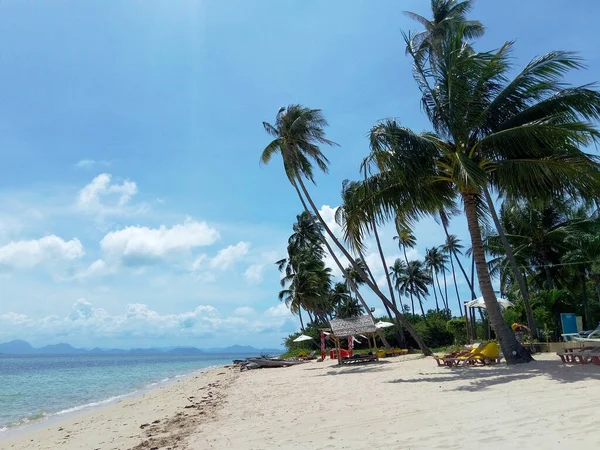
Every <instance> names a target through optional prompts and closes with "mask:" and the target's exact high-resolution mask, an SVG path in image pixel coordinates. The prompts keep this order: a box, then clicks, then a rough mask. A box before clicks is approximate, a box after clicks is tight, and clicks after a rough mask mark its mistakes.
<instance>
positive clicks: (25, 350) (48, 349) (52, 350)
mask: <svg viewBox="0 0 600 450" xmlns="http://www.w3.org/2000/svg"><path fill="white" fill-rule="evenodd" d="M211 353H222V354H236V355H239V354H253V355H261V354H268V355H278V354H280V353H283V350H281V349H275V348H254V347H252V346H250V345H231V346H229V347H213V348H206V349H199V348H196V347H159V348H131V349H118V348H110V349H104V348H99V347H96V348H92V349H89V350H88V349H85V348H75V347H73V346H71V345H69V344H64V343H61V344H53V345H46V346H44V347H38V348H36V347H33V346H32V345H31V344H30V343H29V342H27V341H23V340H19V339H17V340H14V341H10V342H5V343H4V344H0V355H156V354H171V355H201V354H211Z"/></svg>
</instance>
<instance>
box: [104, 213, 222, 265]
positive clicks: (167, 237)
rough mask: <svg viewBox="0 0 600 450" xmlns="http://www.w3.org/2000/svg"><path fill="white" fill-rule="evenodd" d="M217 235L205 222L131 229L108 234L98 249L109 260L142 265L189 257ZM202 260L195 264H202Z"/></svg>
mask: <svg viewBox="0 0 600 450" xmlns="http://www.w3.org/2000/svg"><path fill="white" fill-rule="evenodd" d="M218 238H219V232H218V231H217V230H216V229H215V228H212V227H211V226H209V225H208V224H207V223H206V222H197V221H194V220H191V219H188V220H186V221H185V222H184V223H183V224H178V225H174V226H173V227H171V228H168V227H166V226H164V225H162V226H160V227H159V228H149V227H138V226H130V227H126V228H123V229H122V230H118V231H112V232H110V233H108V234H107V235H106V236H104V238H102V240H101V241H100V247H101V248H102V251H103V252H104V254H105V256H106V258H107V259H109V260H121V261H123V262H126V263H128V264H132V265H145V264H148V263H150V262H152V261H156V260H160V259H164V258H168V257H171V256H174V255H181V254H186V253H187V254H189V252H190V251H191V250H192V249H195V248H199V247H203V246H208V245H211V244H213V243H214V242H215V241H216V240H217V239H218ZM199 258H202V257H201V256H199V257H198V259H197V260H196V263H194V264H197V265H199V264H200V263H201V260H200V259H199Z"/></svg>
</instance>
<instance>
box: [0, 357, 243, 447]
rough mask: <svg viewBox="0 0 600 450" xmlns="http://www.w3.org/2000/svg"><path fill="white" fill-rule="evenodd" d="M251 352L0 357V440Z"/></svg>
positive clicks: (219, 364)
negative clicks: (22, 428) (14, 431)
mask: <svg viewBox="0 0 600 450" xmlns="http://www.w3.org/2000/svg"><path fill="white" fill-rule="evenodd" d="M246 356H248V355H245V356H242V355H234V354H208V353H206V354H202V355H173V354H156V355H68V356H67V355H65V356H60V355H58V356H57V355H35V356H29V355H28V356H13V355H0V438H1V437H2V434H3V433H6V432H8V431H10V430H11V429H15V428H18V427H20V426H22V425H27V424H33V423H40V422H43V421H45V420H48V419H49V418H52V417H56V416H62V415H66V414H69V413H74V412H76V411H79V410H83V409H88V408H94V407H98V406H101V405H104V404H107V403H111V402H115V401H117V400H119V399H121V398H125V397H127V396H134V395H136V394H140V393H142V392H144V391H146V390H148V389H151V388H153V387H156V386H159V385H161V384H166V383H169V382H173V381H174V380H176V379H178V378H182V377H185V376H186V375H189V374H191V373H193V372H196V371H198V370H202V369H209V368H211V367H216V366H222V365H225V364H231V362H232V360H233V359H243V358H245V357H246Z"/></svg>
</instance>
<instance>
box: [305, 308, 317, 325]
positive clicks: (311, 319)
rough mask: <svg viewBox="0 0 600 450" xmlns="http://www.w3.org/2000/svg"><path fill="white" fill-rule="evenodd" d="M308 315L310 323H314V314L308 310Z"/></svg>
mask: <svg viewBox="0 0 600 450" xmlns="http://www.w3.org/2000/svg"><path fill="white" fill-rule="evenodd" d="M306 313H307V314H308V318H309V320H310V323H314V322H315V319H313V316H312V314H311V313H310V311H309V310H308V309H307V310H306Z"/></svg>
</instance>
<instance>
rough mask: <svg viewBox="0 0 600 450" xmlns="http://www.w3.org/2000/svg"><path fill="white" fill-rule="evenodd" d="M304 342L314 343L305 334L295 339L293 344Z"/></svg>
mask: <svg viewBox="0 0 600 450" xmlns="http://www.w3.org/2000/svg"><path fill="white" fill-rule="evenodd" d="M302 341H312V338H311V337H310V336H307V335H305V334H301V335H300V336H298V337H297V338H296V339H294V341H293V342H302Z"/></svg>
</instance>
